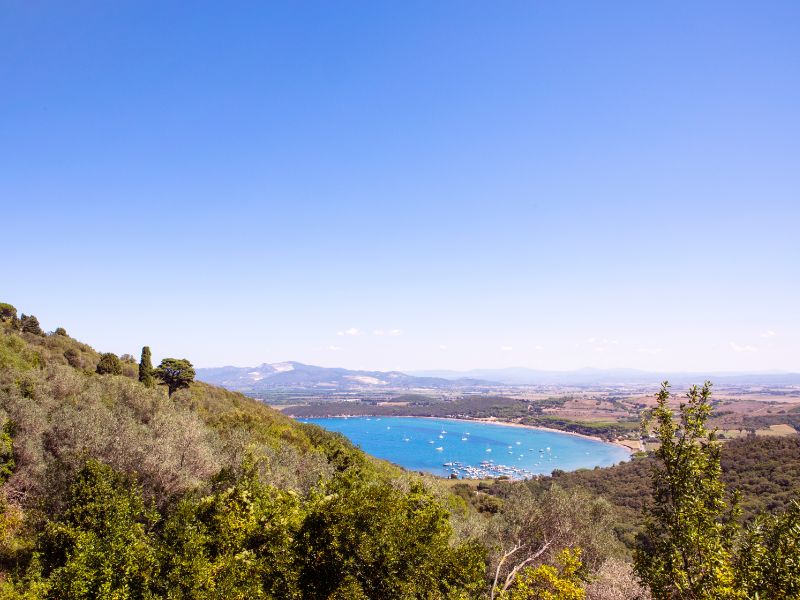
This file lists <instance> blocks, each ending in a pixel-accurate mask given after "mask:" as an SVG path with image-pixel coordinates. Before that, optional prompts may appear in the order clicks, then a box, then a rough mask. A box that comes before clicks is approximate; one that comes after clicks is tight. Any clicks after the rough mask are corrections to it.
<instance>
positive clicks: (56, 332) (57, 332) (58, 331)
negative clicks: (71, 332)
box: [53, 327, 68, 337]
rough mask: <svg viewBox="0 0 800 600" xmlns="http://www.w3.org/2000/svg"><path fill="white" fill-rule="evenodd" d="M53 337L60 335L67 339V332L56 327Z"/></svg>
mask: <svg viewBox="0 0 800 600" xmlns="http://www.w3.org/2000/svg"><path fill="white" fill-rule="evenodd" d="M53 335H61V336H64V337H68V336H67V330H66V329H64V328H63V327H56V330H55V331H54V332H53Z"/></svg>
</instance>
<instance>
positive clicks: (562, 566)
mask: <svg viewBox="0 0 800 600" xmlns="http://www.w3.org/2000/svg"><path fill="white" fill-rule="evenodd" d="M580 557H581V552H580V549H579V548H574V549H571V548H565V549H564V550H562V551H561V553H560V554H559V555H558V558H557V564H558V566H553V565H547V564H545V565H539V566H538V567H535V568H534V567H526V568H525V569H523V570H522V571H521V572H520V574H519V575H518V576H517V578H516V580H515V582H514V585H513V587H511V588H510V589H509V590H508V591H507V592H503V593H502V594H501V595H500V596H498V598H499V599H500V600H583V599H584V598H585V597H586V592H585V591H584V588H583V586H584V582H583V581H582V580H581V577H580V571H581V568H582V566H583V565H582V564H581V560H580Z"/></svg>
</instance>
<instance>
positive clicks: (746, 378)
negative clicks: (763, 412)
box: [411, 367, 800, 386]
mask: <svg viewBox="0 0 800 600" xmlns="http://www.w3.org/2000/svg"><path fill="white" fill-rule="evenodd" d="M411 374H412V375H416V376H418V377H442V378H445V379H464V378H474V379H487V380H491V381H498V382H500V383H503V384H506V385H576V386H587V385H615V384H616V385H623V384H654V385H655V384H659V383H661V382H662V381H664V380H665V379H666V380H668V381H669V382H670V383H672V384H675V385H685V384H691V383H697V384H702V383H703V381H704V380H706V379H710V380H711V381H712V382H713V383H716V384H726V385H755V386H759V385H771V386H784V385H800V373H778V372H776V373H730V372H708V373H699V372H698V373H688V372H672V373H669V372H649V371H640V370H638V369H591V368H586V369H576V370H573V371H542V370H537V369H528V368H525V367H510V368H506V369H472V370H469V371H443V370H429V371H412V372H411Z"/></svg>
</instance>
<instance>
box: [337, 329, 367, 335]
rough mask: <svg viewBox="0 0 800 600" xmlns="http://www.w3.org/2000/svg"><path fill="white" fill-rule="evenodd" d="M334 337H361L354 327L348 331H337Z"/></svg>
mask: <svg viewBox="0 0 800 600" xmlns="http://www.w3.org/2000/svg"><path fill="white" fill-rule="evenodd" d="M336 335H361V331H360V330H358V329H356V328H355V327H351V328H349V329H344V330H342V331H337V332H336Z"/></svg>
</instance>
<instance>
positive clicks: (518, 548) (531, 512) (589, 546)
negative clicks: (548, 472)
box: [490, 485, 621, 597]
mask: <svg viewBox="0 0 800 600" xmlns="http://www.w3.org/2000/svg"><path fill="white" fill-rule="evenodd" d="M612 519H613V511H612V508H611V506H610V505H609V504H608V503H607V502H606V501H605V500H603V499H601V498H597V497H593V496H591V495H590V494H588V493H587V492H585V491H583V490H577V489H575V490H570V491H566V490H563V489H561V488H559V487H558V486H553V487H551V488H550V489H548V490H547V491H545V492H544V493H543V494H540V495H538V496H536V495H534V493H533V490H532V488H530V487H528V486H525V485H514V486H509V487H507V488H506V494H505V496H504V502H503V508H502V510H501V511H500V512H499V513H498V514H497V515H496V516H495V517H493V531H492V535H491V538H492V539H494V540H497V542H499V548H497V550H496V552H495V553H494V555H493V557H492V559H491V561H490V567H491V568H490V570H491V572H492V574H493V584H492V594H493V597H494V596H495V595H496V594H498V593H500V592H501V591H502V592H504V591H507V590H509V589H511V588H512V586H513V585H514V584H515V580H516V578H517V577H519V575H520V573H521V572H522V571H524V570H525V569H526V568H529V567H533V568H535V567H537V566H540V565H544V564H548V563H550V564H552V563H553V562H554V561H557V557H558V556H559V555H560V554H561V552H563V550H564V549H565V548H581V549H582V553H583V556H584V561H583V562H584V563H585V564H586V566H587V568H589V569H592V570H594V569H596V568H597V567H599V566H600V565H601V564H602V563H603V562H605V561H606V560H607V559H608V558H610V557H611V556H613V555H615V554H617V553H620V552H621V548H620V547H619V545H618V543H617V542H616V540H615V539H614V534H613V529H612V527H611V525H612V523H613V520H612Z"/></svg>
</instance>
